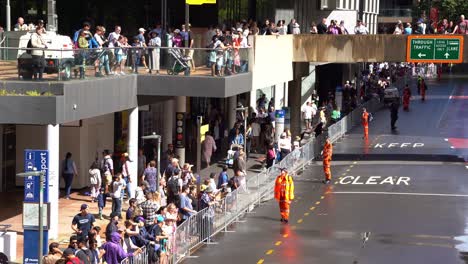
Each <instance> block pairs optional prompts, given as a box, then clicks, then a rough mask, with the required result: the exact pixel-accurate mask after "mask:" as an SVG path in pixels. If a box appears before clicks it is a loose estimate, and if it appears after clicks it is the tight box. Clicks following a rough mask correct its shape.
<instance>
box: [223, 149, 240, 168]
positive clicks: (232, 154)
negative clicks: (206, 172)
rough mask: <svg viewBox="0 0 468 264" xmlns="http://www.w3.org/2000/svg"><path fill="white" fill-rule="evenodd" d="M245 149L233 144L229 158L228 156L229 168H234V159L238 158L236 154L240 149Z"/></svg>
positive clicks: (227, 163) (228, 152)
mask: <svg viewBox="0 0 468 264" xmlns="http://www.w3.org/2000/svg"><path fill="white" fill-rule="evenodd" d="M242 148H244V147H243V146H241V145H237V144H232V145H231V147H230V148H229V150H228V151H227V156H226V165H227V166H228V167H229V168H232V165H234V159H235V156H236V152H237V151H239V150H240V149H242Z"/></svg>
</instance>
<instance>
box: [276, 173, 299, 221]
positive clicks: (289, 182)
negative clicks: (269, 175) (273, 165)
mask: <svg viewBox="0 0 468 264" xmlns="http://www.w3.org/2000/svg"><path fill="white" fill-rule="evenodd" d="M275 199H276V200H277V201H278V202H279V208H280V214H281V220H283V219H284V220H289V207H290V204H291V201H292V200H294V182H293V179H292V177H291V176H289V175H288V173H287V172H286V171H282V172H281V174H280V175H279V176H278V177H277V178H276V181H275Z"/></svg>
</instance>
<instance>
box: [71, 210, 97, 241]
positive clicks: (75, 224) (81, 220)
mask: <svg viewBox="0 0 468 264" xmlns="http://www.w3.org/2000/svg"><path fill="white" fill-rule="evenodd" d="M88 209H89V207H88V205H87V204H82V205H81V207H80V211H81V212H80V213H79V214H77V215H75V217H73V220H72V225H71V228H72V230H73V231H74V232H76V233H77V237H78V239H80V238H84V239H86V238H87V237H88V233H89V231H90V230H91V228H92V227H93V225H94V222H95V221H96V220H95V219H94V215H92V214H90V213H89V211H88Z"/></svg>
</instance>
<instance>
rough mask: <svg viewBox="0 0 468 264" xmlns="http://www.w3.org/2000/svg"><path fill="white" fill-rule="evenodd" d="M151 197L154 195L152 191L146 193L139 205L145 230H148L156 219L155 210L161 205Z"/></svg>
mask: <svg viewBox="0 0 468 264" xmlns="http://www.w3.org/2000/svg"><path fill="white" fill-rule="evenodd" d="M153 198H154V196H153V193H152V192H148V193H146V201H145V202H143V203H142V204H141V205H140V207H141V212H142V215H143V218H144V219H145V227H146V228H147V230H150V228H151V225H153V223H154V221H155V219H156V216H157V214H156V212H157V211H158V210H159V208H160V207H161V206H160V205H159V204H158V203H157V202H155V201H154V199H153Z"/></svg>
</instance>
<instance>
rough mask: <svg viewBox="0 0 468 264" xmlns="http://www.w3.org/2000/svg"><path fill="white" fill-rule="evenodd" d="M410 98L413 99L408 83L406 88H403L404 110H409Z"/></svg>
mask: <svg viewBox="0 0 468 264" xmlns="http://www.w3.org/2000/svg"><path fill="white" fill-rule="evenodd" d="M410 99H411V90H410V88H409V86H408V85H406V86H405V89H403V110H405V111H409V105H410Z"/></svg>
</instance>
